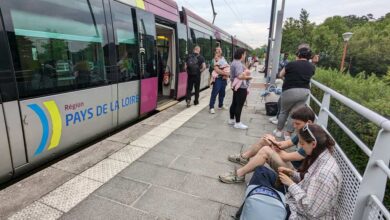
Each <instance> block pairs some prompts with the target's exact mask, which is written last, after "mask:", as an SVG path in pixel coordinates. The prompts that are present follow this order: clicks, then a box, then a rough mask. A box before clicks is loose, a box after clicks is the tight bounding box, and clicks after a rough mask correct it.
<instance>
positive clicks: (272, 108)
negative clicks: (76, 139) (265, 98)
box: [265, 102, 279, 116]
mask: <svg viewBox="0 0 390 220" xmlns="http://www.w3.org/2000/svg"><path fill="white" fill-rule="evenodd" d="M278 110H279V109H278V102H266V103H265V112H266V113H265V114H266V115H268V116H275V115H277V114H278Z"/></svg>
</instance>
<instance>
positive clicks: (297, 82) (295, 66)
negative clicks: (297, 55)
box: [282, 60, 316, 91]
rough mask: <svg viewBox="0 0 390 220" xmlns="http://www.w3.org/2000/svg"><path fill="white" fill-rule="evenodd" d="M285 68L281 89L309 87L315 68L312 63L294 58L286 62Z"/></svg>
mask: <svg viewBox="0 0 390 220" xmlns="http://www.w3.org/2000/svg"><path fill="white" fill-rule="evenodd" d="M285 70H286V74H285V78H284V83H283V87H282V89H283V91H286V90H288V89H293V88H306V89H310V79H311V77H312V76H313V75H314V72H315V70H316V68H315V66H314V65H313V64H312V63H310V62H309V61H306V60H296V61H294V62H290V63H288V64H287V65H286V67H285Z"/></svg>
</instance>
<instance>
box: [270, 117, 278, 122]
mask: <svg viewBox="0 0 390 220" xmlns="http://www.w3.org/2000/svg"><path fill="white" fill-rule="evenodd" d="M268 120H269V121H271V122H272V121H275V120H278V118H277V117H276V116H275V117H272V118H269V119H268Z"/></svg>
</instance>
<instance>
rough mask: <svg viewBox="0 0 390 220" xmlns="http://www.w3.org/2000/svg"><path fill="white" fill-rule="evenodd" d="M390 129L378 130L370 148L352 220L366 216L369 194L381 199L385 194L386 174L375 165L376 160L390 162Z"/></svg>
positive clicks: (366, 217)
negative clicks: (373, 143)
mask: <svg viewBox="0 0 390 220" xmlns="http://www.w3.org/2000/svg"><path fill="white" fill-rule="evenodd" d="M389 143H390V131H386V130H384V129H382V130H381V131H379V133H378V136H377V138H376V141H375V145H374V148H373V149H372V154H371V157H370V159H369V161H368V164H367V167H366V170H365V171H364V175H363V180H362V182H361V184H360V188H359V192H358V194H357V198H356V205H355V209H354V213H353V220H363V219H364V220H365V219H368V216H367V211H368V210H366V209H367V205H368V199H369V196H370V195H375V196H376V197H377V198H378V199H379V200H380V201H383V197H384V195H385V190H386V183H387V179H388V176H387V174H386V173H385V172H384V171H383V170H382V169H381V168H380V167H379V166H378V165H377V163H376V161H377V160H382V161H384V162H385V164H386V165H387V166H389V162H390V148H389Z"/></svg>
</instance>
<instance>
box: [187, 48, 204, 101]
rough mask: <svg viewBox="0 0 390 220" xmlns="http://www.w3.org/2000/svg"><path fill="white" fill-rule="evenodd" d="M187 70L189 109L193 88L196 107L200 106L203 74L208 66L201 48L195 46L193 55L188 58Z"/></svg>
mask: <svg viewBox="0 0 390 220" xmlns="http://www.w3.org/2000/svg"><path fill="white" fill-rule="evenodd" d="M186 69H187V73H188V79H187V98H186V101H187V107H190V105H191V93H192V88H193V87H195V100H194V105H197V104H199V89H200V78H201V73H202V72H203V71H204V70H205V69H206V64H205V61H204V58H203V56H202V55H200V47H199V46H195V47H194V50H193V53H192V54H190V55H189V56H188V57H187V58H186Z"/></svg>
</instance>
